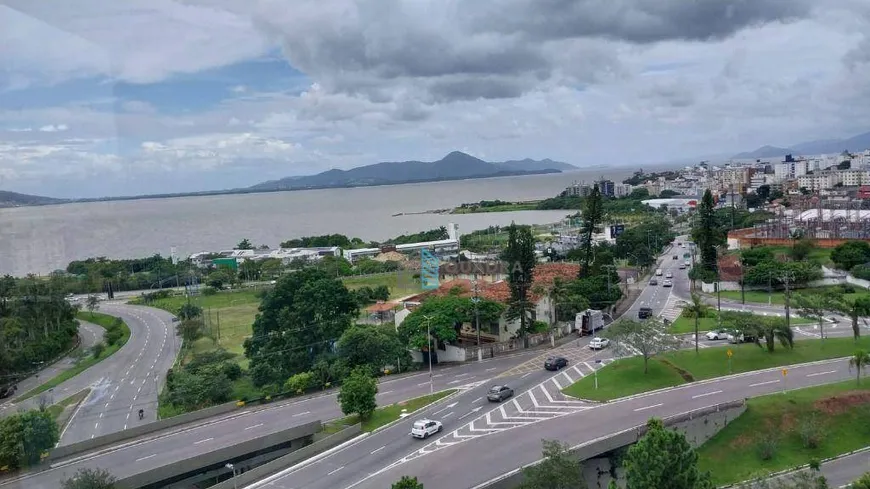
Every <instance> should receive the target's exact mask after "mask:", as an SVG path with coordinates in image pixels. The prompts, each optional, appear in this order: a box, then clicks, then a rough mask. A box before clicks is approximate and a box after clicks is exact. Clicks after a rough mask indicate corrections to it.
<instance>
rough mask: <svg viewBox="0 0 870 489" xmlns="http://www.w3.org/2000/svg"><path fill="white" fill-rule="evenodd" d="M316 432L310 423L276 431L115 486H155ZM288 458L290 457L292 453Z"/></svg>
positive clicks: (315, 424)
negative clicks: (199, 469)
mask: <svg viewBox="0 0 870 489" xmlns="http://www.w3.org/2000/svg"><path fill="white" fill-rule="evenodd" d="M320 429H321V425H320V421H312V422H310V423H306V424H304V425H300V426H295V427H293V428H289V429H286V430H283V431H279V432H278V433H273V434H271V435H266V436H262V437H260V438H256V439H253V440H248V441H244V442H241V443H239V444H236V445H233V446H229V447H224V448H219V449H217V450H214V451H212V452H209V453H204V454H202V455H197V456H194V457H191V458H188V459H185V460H179V461H177V462H175V463H172V464H169V465H164V466H163V467H158V468H156V469H152V470H148V471H145V472H141V473H139V474H136V475H133V476H130V477H126V478H123V479H120V480H118V482H117V483H116V486H117V487H118V488H119V489H137V488H139V487H142V486H146V485H149V484H155V483H158V482H161V481H165V480H166V479H169V478H172V477H177V476H179V475H183V474H186V473H188V472H191V471H194V470H196V469H195V468H205V467H209V466H212V465H215V464H221V463H224V462H225V461H227V460H232V459H234V458H237V457H241V456H244V455H246V454H249V453H253V452H256V451H258V450H262V449H263V448H266V447H271V446H275V445H278V444H281V443H285V442H287V441H292V440H303V439H304V438H306V437H309V436H312V435H314V434H315V433H317V432H318V431H320ZM300 449H302V448H300ZM289 455H292V453H291V454H289ZM289 455H288V456H289Z"/></svg>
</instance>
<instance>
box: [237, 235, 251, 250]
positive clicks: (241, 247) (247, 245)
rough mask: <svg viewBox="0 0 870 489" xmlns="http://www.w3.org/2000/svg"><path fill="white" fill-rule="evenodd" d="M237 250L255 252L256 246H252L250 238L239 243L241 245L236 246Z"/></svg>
mask: <svg viewBox="0 0 870 489" xmlns="http://www.w3.org/2000/svg"><path fill="white" fill-rule="evenodd" d="M235 249H237V250H253V249H254V245H253V244H251V241H250V240H248V238H245V239H243V240H241V241H239V244H237V245H236V247H235Z"/></svg>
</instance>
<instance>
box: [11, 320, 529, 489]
mask: <svg viewBox="0 0 870 489" xmlns="http://www.w3.org/2000/svg"><path fill="white" fill-rule="evenodd" d="M127 307H133V306H127ZM105 310H106V312H108V308H106V309H105ZM137 310H138V308H137ZM540 354H541V351H539V350H533V351H527V352H523V353H520V354H516V355H511V356H508V357H500V358H495V359H491V360H486V361H483V362H475V363H470V364H464V365H459V366H456V367H446V368H440V369H438V370H436V371H435V373H434V376H433V379H432V382H433V386H434V389H435V390H436V391H439V390H444V389H461V390H463V391H465V390H474V389H476V388H480V386H481V385H484V386H485V385H487V384H488V383H489V382H490V381H491V379H492V377H494V376H495V375H496V374H498V373H499V372H502V371H504V370H506V369H509V368H511V367H513V366H515V365H517V364H519V363H522V362H524V361H526V360H527V359H528V358H530V357H533V356H537V355H540ZM123 373H124V371H123V370H122V372H121V374H122V375H123ZM131 373H133V372H131ZM530 377H531V376H530ZM531 381H532V380H529V382H531ZM128 385H129V384H128ZM132 386H133V387H135V386H136V384H135V383H134V384H133V385H132ZM480 389H482V388H480ZM379 391H380V392H379V394H378V398H377V399H378V405H382V406H383V405H389V404H393V403H396V402H400V401H404V400H407V399H411V398H414V397H419V396H422V395H426V394H428V393H429V374H428V372H423V373H419V374H414V375H410V376H404V377H397V378H394V379H391V380H385V381H383V382H381V383H380V384H379ZM108 392H111V391H108ZM133 392H135V390H133ZM96 405H97V408H99V407H100V406H103V404H99V403H98V404H96ZM110 406H111V405H110ZM122 412H124V411H122ZM78 415H79V416H81V413H79V414H78ZM340 416H342V414H341V412H340V408H339V405H338V402H337V400H336V394H335V393H334V392H332V393H329V394H325V395H322V396H319V397H313V398H309V399H304V400H299V401H290V402H285V403H276V404H273V405H267V406H265V407H260V408H250V409H244V410H241V411H237V412H233V413H230V414H228V415H225V416H220V417H216V418H211V419H208V420H204V421H203V422H201V423H195V424H192V425H188V426H185V427H182V428H175V429H170V430H166V431H164V432H158V433H153V434H151V435H146V436H144V437H142V438H140V439H138V440H135V441H130V442H127V443H121V444H119V445H115V446H112V447H108V448H106V449H105V450H102V451H99V452H97V453H93V454H87V455H83V456H82V457H81V458H73V459H71V460H63V461H58V462H57V463H55V464H53V465H52V467H51V468H50V469H48V470H45V471H42V472H38V473H31V474H28V475H25V476H23V477H21V478H18V479H13V480H8V481H4V482H3V483H0V487H4V488H5V487H10V488H15V489H18V488H22V489H23V488H27V489H56V488H57V487H59V485H60V484H59V481H60V480H62V479H65V478H68V477H70V476H71V475H72V474H74V473H75V471H76V470H78V469H79V468H83V467H90V468H97V467H99V468H103V469H108V470H110V471H111V472H112V473H113V474H114V475H115V476H116V477H119V478H121V477H125V476H128V475H132V474H137V473H140V472H143V471H145V470H150V469H153V468H157V467H161V466H164V465H166V464H168V463H172V462H177V461H179V460H184V459H186V458H188V457H192V456H195V455H199V454H203V453H208V452H211V451H214V450H217V449H219V448H221V447H225V446H230V445H234V444H237V443H240V442H243V441H246V440H251V439H255V438H259V437H261V436H263V435H267V434H271V433H275V432H278V431H281V430H284V429H286V428H288V427H289V426H292V425H295V424H303V423H307V422H310V421H315V420H322V421H326V420H329V419H334V418H337V417H340ZM103 419H105V417H104V418H103ZM117 422H119V423H120V422H122V418H121V420H119V421H117ZM83 426H85V427H86V428H87V427H92V426H93V425H90V424H89V423H85V424H84V425H83Z"/></svg>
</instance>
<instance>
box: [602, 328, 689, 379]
mask: <svg viewBox="0 0 870 489" xmlns="http://www.w3.org/2000/svg"><path fill="white" fill-rule="evenodd" d="M602 336H604V337H606V338H610V339H612V340H613V341H615V342H616V343H617V344H620V343H621V344H623V345H627V346H629V347H631V348H633V349H635V350H637V351H638V352H639V353H640V355H641V356H642V357H643V373H647V372H648V371H649V359H650V358H652V357H654V356H656V355H658V354H659V353H662V352H665V351H670V350H675V349H677V348H679V346H680V341H679V340H678V339H676V338H675V337H674V336H673V335H670V334H668V332H667V326H665V324H664V322H662V320H661V318H658V317H653V318H650V319H646V320H643V321H634V320H632V319H620V320H619V321H616V322H615V323H613V324H611V325H610V326H608V327H607V328H606V329H605V330H604V333H602Z"/></svg>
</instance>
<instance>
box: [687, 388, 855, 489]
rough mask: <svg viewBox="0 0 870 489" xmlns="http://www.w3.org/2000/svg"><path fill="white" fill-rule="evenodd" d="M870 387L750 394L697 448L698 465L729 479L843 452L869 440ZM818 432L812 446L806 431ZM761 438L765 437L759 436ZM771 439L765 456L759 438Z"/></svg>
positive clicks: (716, 476) (725, 480) (719, 481)
mask: <svg viewBox="0 0 870 489" xmlns="http://www.w3.org/2000/svg"><path fill="white" fill-rule="evenodd" d="M868 418H870V389H867V388H866V387H865V388H863V389H862V388H857V387H856V385H855V382H854V381H850V382H843V383H839V384H831V385H824V386H819V387H811V388H807V389H801V390H797V391H791V392H787V393H785V394H782V393H779V394H772V395H769V396H764V397H758V398H755V399H750V400H749V401H748V402H747V409H746V412H745V413H743V415H741V416H740V417H739V418H737V419H736V420H734V421H733V422H732V423H731V424H729V425H728V426H726V427H725V428H724V429H723V430H722V431H720V432H719V433H717V434H716V435H715V436H714V437H713V438H711V439H710V440H709V441H707V443H705V444H704V445H702V446H701V447H700V448H699V449H698V458H699V462H698V463H699V467H700V469H701V470H708V471H710V473H711V475H712V477H713V483H714V484H715V485H722V484H728V483H733V482H738V481H742V480H746V479H749V478H752V477H755V476H759V475H764V474H766V473H769V472H775V471H779V470H783V469H787V468H789V467H795V466H799V465H803V464H806V463H809V462H810V460H812V459H818V460H821V459H824V458H827V457H832V456H834V455H839V454H841V453H846V452H849V451H852V450H855V449H858V448H861V447H864V446H866V445H867V440H870V424H868V423H867V422H866V421H867V419H868ZM814 432H816V433H819V434H820V436H821V439H820V442H819V444H818V446H817V447H816V448H808V447H807V446H806V445H805V443H804V441H803V440H804V437H803V436H802V433H803V434H804V435H808V434H812V433H814ZM763 440H764V441H763ZM771 441H772V442H773V444H775V448H774V449H773V450H772V456H771V457H770V458H769V459H768V460H763V459H762V457H761V455H760V451H761V444H762V443H770V442H771Z"/></svg>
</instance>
